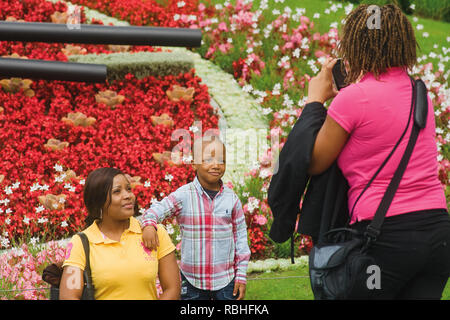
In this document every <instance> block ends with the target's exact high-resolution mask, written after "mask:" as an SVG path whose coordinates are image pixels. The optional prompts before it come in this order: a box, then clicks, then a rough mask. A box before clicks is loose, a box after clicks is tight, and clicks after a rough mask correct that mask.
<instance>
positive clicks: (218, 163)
mask: <svg viewBox="0 0 450 320" xmlns="http://www.w3.org/2000/svg"><path fill="white" fill-rule="evenodd" d="M193 166H194V169H195V171H196V172H197V176H198V178H199V180H200V182H201V183H202V184H205V187H206V188H208V187H209V188H212V187H216V186H217V183H218V182H219V180H220V179H221V178H222V177H223V175H224V173H225V168H226V165H225V147H224V145H223V144H221V143H220V142H211V143H209V144H206V145H205V146H204V147H203V152H202V163H201V164H194V165H193Z"/></svg>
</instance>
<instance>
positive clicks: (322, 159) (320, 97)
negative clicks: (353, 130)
mask: <svg viewBox="0 0 450 320" xmlns="http://www.w3.org/2000/svg"><path fill="white" fill-rule="evenodd" d="M336 61H337V60H336V59H331V58H328V59H327V60H326V62H325V63H324V64H323V66H322V69H321V70H320V72H319V73H318V74H317V76H315V77H313V78H312V79H311V80H310V81H309V84H308V100H307V103H309V102H320V103H322V104H323V103H325V101H327V100H329V99H331V98H333V97H335V96H336V95H337V93H338V92H337V91H336V89H335V88H334V86H333V75H332V69H333V66H334V65H335V64H336ZM348 137H349V134H348V133H347V131H345V130H344V128H342V127H341V126H340V125H339V124H338V123H337V122H336V121H334V120H333V119H332V118H331V117H329V116H327V117H326V119H325V122H324V124H323V126H322V128H321V129H320V131H319V133H318V134H317V138H316V141H315V143H314V148H313V151H312V155H311V161H310V164H309V168H308V174H309V175H318V174H320V173H322V172H324V171H325V170H327V169H328V168H329V167H330V166H331V164H332V163H333V162H334V161H335V160H336V158H337V157H338V155H339V153H340V152H341V150H342V148H343V147H344V145H345V143H346V142H347V140H348Z"/></svg>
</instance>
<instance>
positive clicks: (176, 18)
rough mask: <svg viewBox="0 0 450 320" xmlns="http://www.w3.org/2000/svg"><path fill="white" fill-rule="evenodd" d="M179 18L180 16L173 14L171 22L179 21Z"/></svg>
mask: <svg viewBox="0 0 450 320" xmlns="http://www.w3.org/2000/svg"><path fill="white" fill-rule="evenodd" d="M180 18H181V16H180V15H179V14H178V13H177V14H174V16H173V21H178V20H180Z"/></svg>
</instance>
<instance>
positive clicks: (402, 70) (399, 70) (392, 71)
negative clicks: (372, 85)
mask: <svg viewBox="0 0 450 320" xmlns="http://www.w3.org/2000/svg"><path fill="white" fill-rule="evenodd" d="M404 73H406V74H408V72H407V70H406V69H405V68H404V67H391V68H388V69H386V71H385V72H383V73H381V74H380V79H382V78H384V77H386V76H392V75H398V74H404ZM369 77H370V78H374V79H375V76H374V75H373V73H372V72H366V74H364V76H363V77H362V78H361V80H359V82H362V81H363V80H366V79H367V78H369Z"/></svg>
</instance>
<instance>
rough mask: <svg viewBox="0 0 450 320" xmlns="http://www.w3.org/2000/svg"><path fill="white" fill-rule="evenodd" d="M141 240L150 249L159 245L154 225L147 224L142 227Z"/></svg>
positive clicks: (154, 248)
mask: <svg viewBox="0 0 450 320" xmlns="http://www.w3.org/2000/svg"><path fill="white" fill-rule="evenodd" d="M142 240H143V242H144V245H145V246H146V247H147V248H148V249H150V250H156V249H157V247H159V240H158V233H157V231H156V228H155V227H154V226H147V227H144V229H142Z"/></svg>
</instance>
